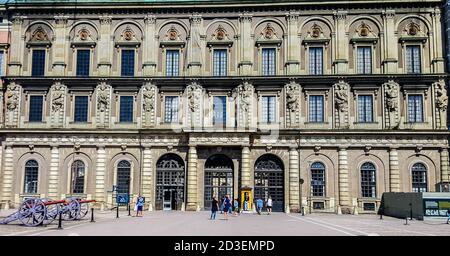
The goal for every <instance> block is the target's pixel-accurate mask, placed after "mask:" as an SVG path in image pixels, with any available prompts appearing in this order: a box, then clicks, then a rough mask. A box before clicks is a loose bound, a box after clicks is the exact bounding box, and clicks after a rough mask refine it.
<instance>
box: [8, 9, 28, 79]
mask: <svg viewBox="0 0 450 256" xmlns="http://www.w3.org/2000/svg"><path fill="white" fill-rule="evenodd" d="M22 25H23V17H21V16H16V17H13V18H12V28H11V34H10V35H17V36H10V37H9V38H10V40H11V45H10V46H11V48H10V49H9V56H10V61H9V63H8V65H9V69H8V73H9V75H11V76H21V75H22V65H23V63H22V61H23V53H24V47H25V39H24V37H22V36H19V35H23V34H24V32H23V27H22Z"/></svg>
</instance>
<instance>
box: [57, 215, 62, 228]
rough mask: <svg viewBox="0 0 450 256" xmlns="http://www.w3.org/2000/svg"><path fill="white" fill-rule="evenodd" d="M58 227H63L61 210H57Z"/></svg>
mask: <svg viewBox="0 0 450 256" xmlns="http://www.w3.org/2000/svg"><path fill="white" fill-rule="evenodd" d="M58 229H63V227H62V211H61V212H59V220H58Z"/></svg>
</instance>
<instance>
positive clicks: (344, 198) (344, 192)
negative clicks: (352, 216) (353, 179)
mask: <svg viewBox="0 0 450 256" xmlns="http://www.w3.org/2000/svg"><path fill="white" fill-rule="evenodd" d="M347 155H348V154H347V148H345V147H340V148H339V152H338V164H339V167H338V172H339V208H338V213H341V211H342V209H344V208H345V209H347V210H349V207H350V194H349V182H348V159H347ZM340 208H342V209H340Z"/></svg>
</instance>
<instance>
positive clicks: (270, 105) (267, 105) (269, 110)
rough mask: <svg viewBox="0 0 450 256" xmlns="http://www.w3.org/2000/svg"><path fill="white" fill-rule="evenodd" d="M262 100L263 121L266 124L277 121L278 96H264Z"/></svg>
mask: <svg viewBox="0 0 450 256" xmlns="http://www.w3.org/2000/svg"><path fill="white" fill-rule="evenodd" d="M261 101H262V102H261V108H262V109H261V115H262V116H261V122H262V123H266V124H271V123H275V121H276V103H277V97H276V96H262V97H261Z"/></svg>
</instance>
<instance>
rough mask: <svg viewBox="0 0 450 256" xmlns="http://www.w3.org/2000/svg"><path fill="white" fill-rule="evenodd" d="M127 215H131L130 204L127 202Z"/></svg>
mask: <svg viewBox="0 0 450 256" xmlns="http://www.w3.org/2000/svg"><path fill="white" fill-rule="evenodd" d="M128 216H131V206H130V204H128Z"/></svg>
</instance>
